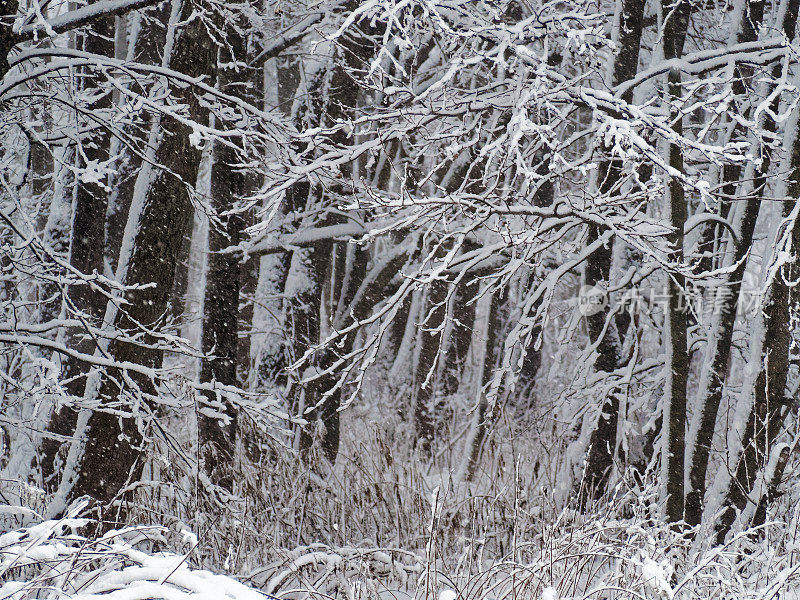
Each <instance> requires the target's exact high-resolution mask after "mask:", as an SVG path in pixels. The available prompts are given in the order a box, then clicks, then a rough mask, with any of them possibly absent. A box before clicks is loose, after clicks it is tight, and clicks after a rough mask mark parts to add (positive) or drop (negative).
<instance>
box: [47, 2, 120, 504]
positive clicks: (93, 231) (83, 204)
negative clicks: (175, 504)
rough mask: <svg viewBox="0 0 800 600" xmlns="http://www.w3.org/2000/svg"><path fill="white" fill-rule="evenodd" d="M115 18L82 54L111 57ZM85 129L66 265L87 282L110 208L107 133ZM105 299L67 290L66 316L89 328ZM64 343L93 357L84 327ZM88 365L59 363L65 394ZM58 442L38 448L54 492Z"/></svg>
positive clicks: (89, 288)
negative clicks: (86, 277) (87, 134)
mask: <svg viewBox="0 0 800 600" xmlns="http://www.w3.org/2000/svg"><path fill="white" fill-rule="evenodd" d="M114 37H115V32H114V17H103V18H101V19H98V20H97V21H95V22H94V23H93V24H92V26H91V27H88V28H87V30H86V33H85V37H84V38H83V50H84V51H85V52H89V53H92V54H97V55H100V56H106V57H110V56H113V55H114V43H113V40H114ZM83 75H84V77H86V80H85V81H82V82H80V84H79V85H81V87H84V88H85V87H87V86H89V84H90V83H91V72H90V71H86V72H84V74H83ZM111 103H112V96H111V92H110V90H104V91H103V93H102V94H101V95H100V96H99V97H98V98H97V99H96V100H94V102H92V103H91V104H90V105H89V107H88V108H89V110H90V111H97V113H98V114H101V115H102V114H103V113H104V112H107V111H108V110H109V109H110V108H111ZM86 127H87V128H89V129H90V130H91V129H95V131H94V134H93V135H90V136H87V137H86V138H83V139H81V140H79V141H78V144H77V148H76V150H75V162H76V164H75V167H76V171H77V172H78V173H81V174H80V175H78V177H77V181H76V182H75V189H74V197H73V203H72V206H73V210H72V226H71V229H70V248H69V263H70V265H71V266H72V267H74V268H75V269H76V270H77V271H79V272H80V273H82V274H84V275H86V276H89V277H91V276H92V275H103V273H104V265H103V257H104V256H105V223H106V208H107V206H108V182H107V176H106V175H104V174H102V172H96V171H97V170H98V169H102V168H103V165H105V164H107V163H108V161H109V144H110V134H109V133H108V131H107V130H106V128H105V127H104V126H103V125H102V123H101V124H97V123H93V122H91V121H90V122H88V123H86ZM105 300H106V298H105V296H104V295H103V293H102V292H101V291H100V290H99V289H98V288H97V287H96V285H93V284H90V283H88V282H82V283H81V284H75V285H71V286H69V287H68V289H67V293H66V296H65V298H64V303H65V309H66V310H65V314H66V315H67V316H73V315H74V316H76V317H77V318H78V319H79V320H81V321H83V322H85V323H86V324H88V325H97V322H98V320H99V319H100V318H101V317H102V315H103V312H104V310H105ZM67 336H68V337H69V341H68V343H69V344H70V345H71V347H73V348H74V349H75V350H77V351H79V352H83V353H85V354H91V353H92V352H94V349H95V341H94V339H93V337H92V336H91V335H89V334H88V332H86V331H84V328H76V329H73V330H71V331H69V332H68V333H67ZM86 374H87V365H86V364H84V363H83V362H81V361H79V360H77V359H76V358H73V357H70V356H65V357H63V359H62V376H63V379H64V381H65V385H64V387H65V389H66V392H67V393H68V394H69V395H70V396H73V397H80V396H82V395H83V391H84V387H85V384H86ZM77 418H78V413H77V412H76V411H75V410H74V409H73V408H71V407H69V406H65V407H62V408H59V409H56V410H55V411H53V414H52V415H51V417H50V422H49V424H48V426H47V431H48V433H53V434H55V435H56V436H62V437H69V436H71V435H72V434H73V432H74V429H75V423H76V421H77ZM61 447H62V441H61V439H59V437H55V438H53V437H49V436H47V435H45V438H44V440H43V442H42V447H41V468H42V478H43V479H44V481H45V483H46V484H47V485H48V487H50V488H51V489H55V488H56V487H57V485H58V481H57V480H54V479H53V477H54V475H55V474H57V473H58V472H59V470H60V469H59V466H58V464H56V461H57V455H58V450H59V448H61Z"/></svg>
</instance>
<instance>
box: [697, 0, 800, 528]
mask: <svg viewBox="0 0 800 600" xmlns="http://www.w3.org/2000/svg"><path fill="white" fill-rule="evenodd" d="M794 1H795V2H796V0H794ZM763 15H764V2H763V1H753V2H748V3H747V4H746V6H745V13H744V14H743V16H742V17H743V18H742V28H741V32H740V34H739V41H740V42H750V41H755V40H756V39H757V33H758V29H759V26H760V24H761V21H762V19H763ZM795 20H796V19H794V20H792V21H791V22H789V21H786V20H784V32H785V33H786V34H787V35H789V36H793V35H794V27H795V25H794V21H795ZM775 69H780V67H775ZM775 69H773V75H774V76H776V77H777V76H779V75H780V71H778V72H777V73H776V72H775ZM736 71H737V78H736V79H735V80H734V85H733V88H734V91H735V92H736V93H737V94H742V95H743V94H744V93H745V91H746V90H745V81H747V80H749V79H751V78H752V68H750V67H749V66H747V65H737V69H736ZM772 109H773V111H775V110H777V109H778V101H777V100H776V101H775V102H773V104H772ZM764 128H765V129H766V130H767V131H771V132H774V131H775V130H776V124H775V121H774V120H773V119H771V118H769V117H767V118H766V121H765V123H764ZM737 129H739V131H737V135H736V137H739V138H744V137H746V132H745V131H742V130H741V128H737ZM762 159H763V160H762V162H761V164H760V165H759V166H758V167H756V168H755V169H754V174H753V189H752V192H751V193H750V194H749V195H748V196H747V197H746V198H745V201H746V205H745V209H744V210H743V211H742V212H741V217H740V220H739V222H738V223H737V224H736V229H737V235H738V239H731V242H730V243H731V244H732V245H733V257H732V263H731V264H736V263H738V266H737V267H736V269H735V270H734V271H733V272H732V273H730V274H729V275H728V279H727V282H726V285H725V286H724V287H722V288H720V293H722V294H723V295H722V297H721V298H720V300H721V301H720V302H715V303H714V306H715V307H717V306H718V307H719V311H718V313H717V316H716V319H717V323H716V328H715V329H714V330H712V333H713V334H714V335H713V338H712V339H711V340H710V342H709V348H708V350H707V352H709V353H710V356H711V359H710V360H709V361H708V364H707V373H706V380H705V381H704V382H703V385H702V386H701V388H700V389H701V390H704V391H705V394H704V397H702V398H701V399H700V406H701V413H700V421H699V426H698V430H697V436H696V438H695V440H694V449H693V453H692V462H691V466H690V471H689V491H688V493H687V494H686V509H685V513H686V514H685V516H686V522H687V524H689V525H691V526H695V525H698V524H699V523H700V522H701V520H702V518H703V502H704V497H705V492H706V472H707V469H708V459H709V455H710V452H711V445H712V441H713V437H714V429H715V426H716V421H717V413H718V411H719V405H720V401H721V400H722V391H723V387H724V383H725V375H726V373H727V371H728V361H729V359H730V354H731V345H732V344H731V342H732V339H733V330H734V326H735V324H736V310H737V307H738V305H739V293H740V291H741V282H742V278H743V277H744V273H745V269H746V266H747V261H746V260H745V258H746V256H747V253H748V252H749V251H750V246H751V245H752V242H753V233H754V231H755V226H756V221H757V220H758V213H759V210H760V208H761V198H762V196H763V194H764V191H765V188H766V184H767V173H768V171H769V166H770V163H771V160H770V155H769V152H765V153H764V155H763V157H762ZM731 175H732V174H731ZM736 176H737V177H738V171H737V173H736ZM743 185H747V182H745V183H744V184H743ZM738 196H739V198H740V199H742V198H741V192H739V194H738Z"/></svg>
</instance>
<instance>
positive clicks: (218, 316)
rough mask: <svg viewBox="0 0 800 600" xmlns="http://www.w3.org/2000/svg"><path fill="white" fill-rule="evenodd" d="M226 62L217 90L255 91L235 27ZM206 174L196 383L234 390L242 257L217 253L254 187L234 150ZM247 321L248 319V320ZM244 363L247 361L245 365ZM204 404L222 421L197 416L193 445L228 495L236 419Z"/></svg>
mask: <svg viewBox="0 0 800 600" xmlns="http://www.w3.org/2000/svg"><path fill="white" fill-rule="evenodd" d="M227 42H228V45H229V47H230V50H231V54H232V56H231V57H230V60H227V58H228V57H227V56H225V55H221V57H220V58H221V59H222V60H223V62H225V63H227V65H228V66H227V68H225V69H222V70H221V71H220V73H219V88H220V90H222V91H223V92H224V93H227V94H230V95H232V96H234V97H241V98H242V99H244V100H247V101H251V103H254V104H255V103H257V102H253V101H254V100H257V99H256V98H252V97H250V96H252V94H253V92H254V91H255V90H258V89H259V88H260V86H259V85H257V84H258V79H260V77H259V75H260V73H259V72H258V70H252V69H249V68H247V67H246V66H245V65H246V64H247V58H248V56H247V54H248V53H247V40H246V39H245V37H244V36H243V35H242V34H240V33H239V32H238V31H237V30H236V28H235V27H229V28H228V30H227ZM212 156H213V158H212V160H213V166H212V168H211V205H212V208H213V209H214V213H215V214H214V215H212V218H211V222H210V225H209V232H208V252H209V254H208V270H207V274H206V289H205V300H204V302H203V313H204V314H203V336H202V349H203V358H202V360H201V362H200V381H201V382H207V383H220V384H223V385H226V386H235V385H236V384H237V372H238V367H239V360H240V352H239V335H238V332H239V309H240V307H239V297H240V289H241V282H242V272H241V271H242V269H241V266H240V265H241V261H242V257H241V255H240V253H238V252H227V253H226V252H221V250H224V249H225V248H227V247H229V246H236V245H238V244H239V243H240V242H241V241H242V237H243V233H244V226H245V217H246V215H245V214H243V209H242V207H241V206H240V203H241V201H242V200H243V199H244V198H246V196H247V195H248V194H250V193H252V192H253V191H254V188H255V185H256V183H257V181H256V179H255V177H254V176H253V174H252V173H250V172H248V171H247V170H246V169H244V168H242V167H239V166H237V165H238V163H239V162H240V158H239V157H238V156H237V152H236V150H235V149H234V148H231V147H230V146H229V145H227V144H217V147H216V148H214V151H213V155H212ZM251 321H252V318H251ZM248 363H249V360H248ZM206 397H207V399H208V403H209V404H210V405H212V406H213V407H214V409H215V410H216V411H217V413H219V414H220V415H224V417H225V420H224V422H223V417H222V416H220V417H217V416H206V415H205V414H203V413H202V412H201V414H200V415H198V431H199V440H198V441H199V444H200V447H201V452H202V457H203V462H204V467H205V469H206V472H207V473H208V474H209V476H210V478H211V481H213V482H215V483H219V484H220V485H222V486H223V487H225V488H227V489H229V490H232V489H233V482H232V480H231V479H230V477H229V475H227V473H226V471H227V470H228V467H229V466H230V465H231V463H232V462H233V457H234V451H235V446H236V429H237V413H236V410H235V409H234V407H233V406H232V405H231V403H230V402H229V401H228V400H227V398H226V397H225V396H224V395H223V394H220V393H217V392H214V391H209V392H207V393H206Z"/></svg>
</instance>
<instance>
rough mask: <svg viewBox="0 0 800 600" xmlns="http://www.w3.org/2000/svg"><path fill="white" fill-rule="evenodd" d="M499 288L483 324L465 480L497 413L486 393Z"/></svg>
mask: <svg viewBox="0 0 800 600" xmlns="http://www.w3.org/2000/svg"><path fill="white" fill-rule="evenodd" d="M500 295H501V290H495V292H494V295H493V296H492V304H491V307H490V309H489V319H488V321H487V325H486V346H485V347H484V351H483V371H482V373H481V389H480V390H479V392H478V394H479V398H478V405H477V406H476V407H475V413H474V415H473V421H472V426H471V427H472V432H471V434H470V437H469V440H468V441H467V443H466V447H465V448H464V453H465V461H466V462H465V464H464V468H463V479H464V481H472V479H473V478H474V477H475V473H476V471H477V470H478V465H479V464H480V458H481V453H482V452H483V445H484V442H485V441H486V437H487V435H488V433H489V428H490V426H491V424H492V422H493V421H494V418H495V416H496V415H494V414H492V413H491V411H490V410H489V409H490V408H491V407H490V405H489V396H490V395H491V394H492V386H493V383H494V382H493V379H494V371H495V368H496V367H497V359H498V353H499V348H498V343H497V341H498V334H499V333H500V330H501V328H502V318H501V316H502V311H501V298H500ZM497 395H498V390H497V388H495V390H494V398H493V400H494V401H495V402H496V400H497Z"/></svg>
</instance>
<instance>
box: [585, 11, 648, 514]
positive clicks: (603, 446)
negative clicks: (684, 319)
mask: <svg viewBox="0 0 800 600" xmlns="http://www.w3.org/2000/svg"><path fill="white" fill-rule="evenodd" d="M618 1H619V4H620V6H619V7H618V9H617V14H618V15H619V23H618V24H617V28H618V31H619V33H618V40H617V43H618V46H619V49H618V51H617V54H616V56H615V57H614V64H613V67H612V85H615V86H616V85H619V84H621V83H623V82H625V81H628V80H629V79H632V78H633V77H634V76H635V75H636V71H637V69H638V65H639V44H640V41H641V38H642V27H643V18H644V6H645V0H618ZM632 97H633V93H632V92H630V93H628V94H627V98H626V100H627V101H630V100H631V99H632ZM622 169H623V164H622V160H620V159H618V158H615V159H611V160H606V161H604V162H603V163H601V165H600V169H599V171H598V181H597V183H598V188H599V191H600V193H601V194H618V193H620V192H621V190H620V189H619V187H620V183H621V181H622V175H623V174H622ZM600 234H601V228H600V227H599V226H597V225H590V226H589V233H588V236H587V243H588V244H591V243H593V242H594V241H595V240H597V239H598V237H599V236H600ZM612 243H613V242H609V243H608V244H607V245H606V246H603V247H602V248H600V249H599V250H597V251H596V252H594V253H592V254H591V255H590V256H589V258H588V259H587V261H586V270H585V273H584V277H585V285H586V287H587V288H590V289H595V288H598V287H600V288H605V290H607V289H608V287H609V284H610V276H611V259H612V255H613V247H612ZM604 293H605V292H604ZM609 304H610V303H608V302H607V303H606V304H605V305H604V306H603V307H602V309H601V310H597V311H594V310H593V311H591V312H590V313H589V314H588V315H587V317H586V324H587V328H588V331H589V339H590V341H591V343H592V344H593V345H595V346H596V352H597V358H596V359H595V364H594V368H595V370H596V371H598V372H602V373H610V372H612V371H614V370H615V369H617V368H618V367H619V366H620V360H621V353H622V347H621V346H622V344H621V341H620V332H618V331H617V321H616V320H615V319H614V318H613V316H612V314H613V313H612V310H611V309H612V307H611V306H610V305H609ZM602 402H603V404H602V407H601V410H600V415H599V417H598V420H597V426H596V427H595V429H594V431H593V432H592V435H591V438H590V440H589V449H588V454H587V457H586V467H585V468H584V471H583V473H584V475H583V481H582V482H581V484H580V490H581V504H582V505H584V506H586V505H587V504H588V501H589V500H590V499H591V498H595V497H597V496H598V495H599V494H602V493H603V492H604V491H605V487H606V482H607V481H608V476H609V474H610V472H611V468H612V466H613V462H614V449H615V447H616V439H617V424H618V421H619V398H618V392H617V390H611V391H610V392H609V394H608V397H607V398H604V399H603V401H602Z"/></svg>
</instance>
